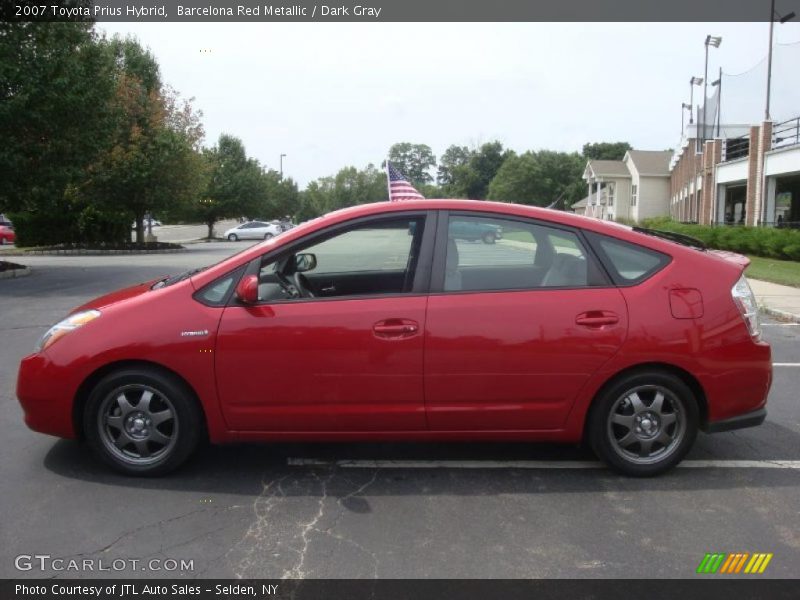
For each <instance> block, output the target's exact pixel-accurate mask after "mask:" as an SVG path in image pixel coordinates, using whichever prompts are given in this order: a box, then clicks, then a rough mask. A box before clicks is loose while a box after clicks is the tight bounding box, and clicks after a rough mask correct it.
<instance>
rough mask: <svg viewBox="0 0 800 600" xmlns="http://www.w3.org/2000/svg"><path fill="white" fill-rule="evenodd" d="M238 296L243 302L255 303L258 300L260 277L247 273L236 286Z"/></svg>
mask: <svg viewBox="0 0 800 600" xmlns="http://www.w3.org/2000/svg"><path fill="white" fill-rule="evenodd" d="M236 297H237V298H238V299H239V302H241V303H242V304H255V303H256V302H258V277H256V276H255V275H246V276H244V277H242V279H241V280H240V281H239V284H238V285H237V286H236Z"/></svg>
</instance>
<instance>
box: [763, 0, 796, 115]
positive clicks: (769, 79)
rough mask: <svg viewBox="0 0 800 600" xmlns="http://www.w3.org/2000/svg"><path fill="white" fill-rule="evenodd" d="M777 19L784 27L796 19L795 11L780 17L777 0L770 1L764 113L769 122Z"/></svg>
mask: <svg viewBox="0 0 800 600" xmlns="http://www.w3.org/2000/svg"><path fill="white" fill-rule="evenodd" d="M775 17H778V23H780V24H781V25H783V24H784V23H786V21H791V20H792V19H794V17H795V14H794V11H792V12H790V13H788V14H785V15H783V16H781V15H779V14H778V12H777V11H776V10H775V0H770V6H769V54H768V55H767V108H766V110H765V111H764V120H765V121H769V120H770V117H769V96H770V90H771V89H772V30H773V28H774V26H775Z"/></svg>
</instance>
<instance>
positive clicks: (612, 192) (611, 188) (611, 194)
mask: <svg viewBox="0 0 800 600" xmlns="http://www.w3.org/2000/svg"><path fill="white" fill-rule="evenodd" d="M606 190H607V193H608V205H609V206H614V198H615V197H616V193H617V186H616V184H614V183H609V184H608V186H607V187H606Z"/></svg>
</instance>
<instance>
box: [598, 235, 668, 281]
mask: <svg viewBox="0 0 800 600" xmlns="http://www.w3.org/2000/svg"><path fill="white" fill-rule="evenodd" d="M589 238H590V240H591V242H592V245H593V246H594V247H595V250H596V251H597V253H598V254H599V255H600V258H601V260H602V261H603V263H604V264H605V266H606V268H607V269H608V271H609V273H610V274H611V278H612V279H613V280H614V283H616V284H617V285H633V284H636V283H640V282H642V281H644V280H645V279H648V278H649V277H651V276H652V275H654V274H655V273H657V272H658V271H660V270H661V269H662V268H663V267H664V266H665V265H667V263H669V261H670V257H669V256H667V255H666V254H663V253H661V252H657V251H655V250H651V249H650V248H645V247H644V246H639V245H637V244H632V243H630V242H624V241H622V240H618V239H616V238H612V237H608V236H605V235H600V234H597V233H592V234H590V235H589Z"/></svg>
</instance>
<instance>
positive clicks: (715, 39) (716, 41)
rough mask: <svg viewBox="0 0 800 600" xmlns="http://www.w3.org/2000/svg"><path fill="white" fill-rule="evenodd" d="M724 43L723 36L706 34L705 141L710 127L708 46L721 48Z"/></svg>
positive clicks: (704, 84)
mask: <svg viewBox="0 0 800 600" xmlns="http://www.w3.org/2000/svg"><path fill="white" fill-rule="evenodd" d="M721 43H722V38H721V37H719V36H714V35H707V36H706V71H705V77H703V81H704V83H703V141H704V142H705V141H706V137H707V135H706V131H707V128H708V125H707V122H706V104H708V47H709V46H714V48H719V45H720V44H721Z"/></svg>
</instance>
